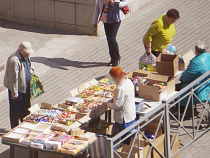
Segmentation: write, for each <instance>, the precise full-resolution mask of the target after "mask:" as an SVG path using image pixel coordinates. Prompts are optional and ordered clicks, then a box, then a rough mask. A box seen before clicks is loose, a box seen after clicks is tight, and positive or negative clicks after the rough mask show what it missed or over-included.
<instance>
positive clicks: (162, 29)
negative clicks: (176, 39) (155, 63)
mask: <svg viewBox="0 0 210 158" xmlns="http://www.w3.org/2000/svg"><path fill="white" fill-rule="evenodd" d="M165 16H166V15H165V14H164V15H162V16H161V17H159V18H158V19H157V20H156V21H154V22H153V23H152V25H151V26H150V28H149V30H148V31H147V33H146V34H145V35H144V38H143V42H144V44H145V45H146V43H147V42H148V41H152V50H154V51H159V52H161V51H162V50H163V49H165V48H166V47H167V45H168V44H170V43H171V41H172V39H173V36H174V35H175V34H176V30H175V27H174V24H171V25H168V24H167V23H166V22H165Z"/></svg>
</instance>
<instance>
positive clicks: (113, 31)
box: [104, 21, 121, 61]
mask: <svg viewBox="0 0 210 158" xmlns="http://www.w3.org/2000/svg"><path fill="white" fill-rule="evenodd" d="M120 23H121V21H120V22H118V23H112V24H107V23H104V29H105V33H106V38H107V42H108V46H109V54H110V57H111V60H112V61H116V60H119V59H120V53H119V47H118V43H117V40H116V37H117V32H118V30H119V27H120Z"/></svg>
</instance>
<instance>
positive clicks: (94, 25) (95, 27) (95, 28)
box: [93, 24, 97, 33]
mask: <svg viewBox="0 0 210 158" xmlns="http://www.w3.org/2000/svg"><path fill="white" fill-rule="evenodd" d="M93 28H94V33H96V31H97V24H93Z"/></svg>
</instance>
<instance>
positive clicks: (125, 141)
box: [115, 119, 136, 145]
mask: <svg viewBox="0 0 210 158" xmlns="http://www.w3.org/2000/svg"><path fill="white" fill-rule="evenodd" d="M134 122H136V119H134V120H133V121H131V122H128V123H125V121H124V119H123V124H120V123H117V122H115V129H116V130H117V131H119V132H121V131H123V130H124V129H126V128H128V127H129V126H130V125H132V124H133V123H134ZM132 130H134V129H132ZM130 133H131V131H130V132H128V133H127V134H126V135H124V136H122V137H121V138H122V139H123V138H125V137H126V136H127V135H128V134H130ZM130 141H131V137H129V138H127V139H126V140H124V141H123V144H127V145H129V144H130Z"/></svg>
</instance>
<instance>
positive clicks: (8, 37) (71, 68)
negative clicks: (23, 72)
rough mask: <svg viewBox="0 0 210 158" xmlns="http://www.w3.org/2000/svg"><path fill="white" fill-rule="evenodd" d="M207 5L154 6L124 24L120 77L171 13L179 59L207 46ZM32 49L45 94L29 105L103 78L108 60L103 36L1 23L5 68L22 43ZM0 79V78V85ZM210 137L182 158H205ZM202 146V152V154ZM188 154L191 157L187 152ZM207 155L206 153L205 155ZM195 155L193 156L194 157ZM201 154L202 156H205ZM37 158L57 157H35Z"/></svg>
mask: <svg viewBox="0 0 210 158" xmlns="http://www.w3.org/2000/svg"><path fill="white" fill-rule="evenodd" d="M209 7H210V1H209V0H176V1H174V0H157V1H155V2H154V3H152V4H151V5H149V6H146V7H145V8H143V9H141V10H139V11H137V12H136V13H135V14H132V15H131V16H128V17H127V19H125V20H123V21H122V23H121V27H120V30H119V33H118V42H119V47H120V53H121V56H122V61H121V65H120V66H121V67H122V68H123V69H124V71H127V72H129V71H132V70H136V69H137V68H138V60H139V57H140V56H141V55H142V54H143V53H144V46H143V44H142V38H143V35H144V34H145V32H146V31H147V29H148V27H149V26H150V25H151V23H152V22H153V21H154V20H155V19H156V18H158V17H159V16H161V15H162V14H164V13H165V12H166V11H167V10H168V9H170V8H176V9H178V10H179V11H180V14H181V19H180V20H179V21H178V22H177V23H176V25H175V27H176V31H177V34H176V36H175V37H174V40H173V42H172V44H173V45H175V46H176V47H177V49H178V53H179V54H183V53H186V52H187V51H189V50H191V49H194V45H195V44H196V42H197V41H198V40H199V39H201V40H205V41H207V42H209V43H210V38H209V35H210V34H209V32H210V29H209V28H210V27H209V25H210V20H209V19H210V17H209ZM25 40H27V41H29V42H31V43H32V45H33V47H34V50H35V54H34V55H33V56H32V58H31V61H32V65H33V67H34V68H35V71H36V73H37V74H38V75H39V76H40V78H41V80H42V81H43V83H44V86H45V90H46V93H45V94H43V95H41V96H40V97H37V98H35V99H33V100H32V104H35V103H41V102H47V103H51V104H57V103H59V102H61V101H63V100H64V99H65V98H67V97H68V96H69V91H70V90H71V89H73V88H75V87H78V86H79V85H82V84H83V83H85V82H87V81H89V80H91V79H93V78H96V77H100V76H103V75H106V74H108V72H109V69H110V67H106V66H105V63H107V62H109V54H108V48H107V43H106V38H105V36H100V37H93V36H86V35H72V34H68V33H66V32H55V31H51V30H46V29H42V28H37V27H32V26H27V25H19V24H14V23H11V22H6V21H4V20H0V47H1V49H0V60H1V61H3V62H6V60H7V57H8V56H9V55H10V54H11V53H13V52H14V51H15V50H16V49H17V47H18V44H19V43H20V42H22V41H25ZM2 77H3V73H0V78H1V79H0V84H1V82H2ZM0 107H1V111H0V134H1V135H2V134H3V133H5V132H7V131H8V130H9V129H10V126H9V106H8V99H7V91H3V92H2V93H0ZM209 136H210V133H209V132H208V133H207V134H206V135H205V136H203V137H201V138H200V139H199V140H198V143H197V142H195V143H194V144H193V145H191V146H190V147H189V148H188V149H186V150H185V151H183V152H182V153H181V155H182V154H183V155H184V156H181V157H200V158H201V157H203V158H206V157H209V156H208V155H209V154H210V153H209V150H207V149H208V148H207V147H208V146H209V145H210V143H209V141H206V140H207V139H208V137H209ZM201 146H202V148H201ZM191 150H193V152H192V151H191ZM206 150H207V151H206ZM8 153H9V150H8V146H5V145H0V158H6V157H9V155H8ZM195 153H196V154H195ZM204 153H205V154H204ZM27 154H28V153H27V151H25V150H22V149H17V151H16V158H20V157H27ZM40 157H41V158H42V157H51V158H54V157H56V156H55V155H46V154H44V153H41V154H40Z"/></svg>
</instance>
